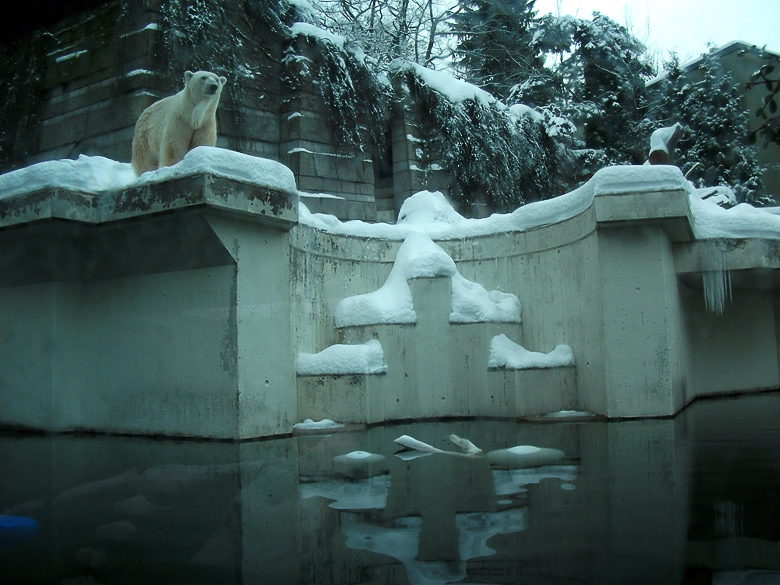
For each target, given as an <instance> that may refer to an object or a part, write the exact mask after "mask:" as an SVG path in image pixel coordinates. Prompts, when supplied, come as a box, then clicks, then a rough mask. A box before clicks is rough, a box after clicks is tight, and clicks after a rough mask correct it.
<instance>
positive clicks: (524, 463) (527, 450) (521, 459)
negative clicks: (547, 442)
mask: <svg viewBox="0 0 780 585" xmlns="http://www.w3.org/2000/svg"><path fill="white" fill-rule="evenodd" d="M565 455H566V454H565V453H564V452H563V451H560V450H558V449H550V448H549V447H535V446H533V445H518V446H516V447H510V448H508V449H497V450H495V451H490V452H489V453H488V454H487V457H488V459H490V463H491V464H493V465H496V466H498V467H505V468H508V469H521V468H523V467H541V466H544V465H550V464H552V463H553V462H555V461H558V460H559V459H563V458H564V457H565Z"/></svg>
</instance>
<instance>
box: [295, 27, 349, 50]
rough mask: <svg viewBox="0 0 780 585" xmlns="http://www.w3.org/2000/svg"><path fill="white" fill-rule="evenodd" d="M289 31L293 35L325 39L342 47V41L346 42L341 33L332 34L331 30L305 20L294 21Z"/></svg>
mask: <svg viewBox="0 0 780 585" xmlns="http://www.w3.org/2000/svg"><path fill="white" fill-rule="evenodd" d="M290 32H291V33H292V35H293V36H294V37H296V36H304V37H312V38H315V39H320V40H325V41H328V42H329V43H331V44H333V45H336V46H337V47H340V48H344V43H346V38H344V37H342V36H341V35H334V34H333V33H332V32H329V31H326V30H324V29H321V28H319V27H316V26H314V25H313V24H309V23H307V22H296V23H294V24H293V25H292V26H291V27H290Z"/></svg>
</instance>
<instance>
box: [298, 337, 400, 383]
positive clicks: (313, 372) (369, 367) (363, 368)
mask: <svg viewBox="0 0 780 585" xmlns="http://www.w3.org/2000/svg"><path fill="white" fill-rule="evenodd" d="M384 359H385V354H384V351H382V344H381V343H379V341H377V340H376V339H371V340H369V341H367V342H366V343H364V344H362V345H345V344H336V345H331V346H329V347H326V348H325V349H323V350H322V351H321V352H319V353H299V354H298V359H297V361H296V364H295V369H296V371H297V373H298V375H299V376H323V375H347V374H384V373H385V372H387V366H386V365H384Z"/></svg>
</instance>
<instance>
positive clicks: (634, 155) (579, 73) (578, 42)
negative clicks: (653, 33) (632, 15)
mask: <svg viewBox="0 0 780 585" xmlns="http://www.w3.org/2000/svg"><path fill="white" fill-rule="evenodd" d="M573 40H574V45H575V47H574V52H573V54H572V56H571V57H570V58H569V59H568V60H567V61H565V62H564V63H563V64H562V67H563V74H564V75H565V76H566V77H567V78H568V83H569V84H570V85H573V86H574V90H573V101H574V104H575V105H574V106H573V107H572V106H570V113H571V115H572V117H573V118H574V119H575V123H577V125H578V126H581V127H582V129H583V137H584V142H585V147H586V148H589V149H596V150H601V151H603V153H604V155H605V156H606V161H607V163H608V164H640V163H642V162H643V161H644V157H645V154H646V153H645V152H644V151H645V147H644V144H642V142H641V140H640V139H639V136H638V135H639V130H640V126H641V124H642V120H643V119H644V118H645V113H646V111H647V99H646V87H645V82H646V79H649V78H650V77H651V76H652V75H653V69H652V67H651V66H650V65H649V63H648V62H647V61H646V60H645V59H644V53H645V47H644V46H643V45H642V43H640V42H639V41H638V40H637V39H636V38H635V37H634V36H633V35H631V33H629V32H628V30H626V28H625V27H623V26H620V25H619V24H617V23H615V22H614V21H612V20H610V19H609V18H607V17H606V16H604V15H602V14H599V13H598V12H595V13H594V14H593V20H590V21H588V20H578V21H577V23H576V28H575V31H574V35H573Z"/></svg>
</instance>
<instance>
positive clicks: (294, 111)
mask: <svg viewBox="0 0 780 585" xmlns="http://www.w3.org/2000/svg"><path fill="white" fill-rule="evenodd" d="M174 10H175V9H174V8H171V7H170V5H169V3H166V1H165V0H148V1H146V2H143V3H140V2H139V3H130V2H119V1H115V2H111V3H108V4H106V5H104V6H102V7H100V8H97V9H94V10H92V11H90V12H88V13H84V14H82V15H80V16H79V17H76V18H74V19H72V20H70V21H65V22H62V23H60V24H59V25H58V26H56V27H54V28H52V29H51V30H50V31H48V32H47V33H46V34H42V35H38V36H35V37H31V38H29V39H26V40H25V42H24V43H23V49H20V50H19V51H17V52H19V53H20V57H19V58H18V60H17V61H16V62H15V63H10V64H7V70H6V74H7V75H8V74H11V73H12V74H13V75H16V76H17V77H19V79H21V77H24V76H21V73H20V71H21V69H22V68H24V67H29V68H31V69H32V70H33V71H31V73H30V75H29V76H27V77H25V79H26V81H24V82H21V81H19V79H17V80H16V84H17V85H19V87H20V88H21V89H20V91H19V92H18V94H10V95H7V96H6V98H5V104H3V105H4V110H3V111H4V112H5V114H6V115H4V116H3V121H2V122H0V131H2V136H3V148H2V152H1V153H0V155H1V156H0V172H5V171H9V170H12V169H15V168H19V167H23V166H27V165H29V164H32V163H35V162H41V161H44V160H54V159H66V158H76V157H77V156H78V155H81V154H85V155H91V156H95V155H99V156H105V157H108V158H111V159H113V160H118V161H122V162H129V161H130V156H131V144H132V137H133V130H134V126H135V122H136V120H137V119H138V116H139V115H140V113H141V112H142V111H143V110H144V109H145V108H146V107H148V106H149V105H151V104H152V103H154V102H155V101H157V100H159V99H161V98H163V97H166V96H168V95H172V94H174V93H176V92H177V91H179V90H180V89H182V87H183V86H184V71H185V70H187V69H189V70H193V71H194V70H198V69H208V70H212V71H214V72H216V73H218V74H220V75H225V76H226V77H227V78H228V82H227V85H226V87H225V89H224V90H223V93H222V98H221V101H220V106H219V109H218V111H217V123H218V128H219V135H218V140H217V146H219V147H223V148H229V149H231V150H236V151H239V152H243V153H246V154H250V155H253V156H259V157H263V158H269V159H272V160H277V161H280V162H283V163H285V164H286V165H287V166H289V167H290V168H291V169H292V170H293V172H294V173H295V175H296V179H297V182H298V186H299V189H300V190H301V191H302V192H304V193H309V194H323V193H325V194H328V195H330V197H328V198H323V197H312V198H309V199H308V202H309V204H310V205H311V206H312V208H313V210H314V211H327V212H329V213H335V214H336V215H338V216H339V217H341V218H342V219H367V220H374V219H376V205H375V201H374V165H373V162H372V160H371V157H370V156H369V155H365V154H360V155H352V154H348V153H345V152H344V151H343V149H340V148H339V145H337V144H336V140H334V137H333V132H332V130H331V126H330V125H329V114H328V111H327V108H326V106H325V104H324V103H323V100H322V97H321V95H320V92H319V90H318V89H317V87H316V86H315V85H314V84H313V83H311V81H308V82H306V83H303V84H298V85H294V84H293V85H294V86H293V85H291V84H290V83H288V81H289V71H287V70H286V67H287V65H286V64H285V63H284V59H283V51H284V49H285V46H287V45H289V43H290V42H291V41H290V39H289V38H288V37H287V35H288V34H289V33H288V32H286V28H285V27H283V26H282V25H279V26H278V27H277V28H276V29H273V28H272V26H271V25H270V24H269V23H268V22H265V21H263V20H262V19H259V18H257V14H250V13H248V12H247V11H248V10H249V8H246V7H244V6H243V5H242V4H240V3H229V4H227V5H225V6H224V7H220V8H219V10H222V11H223V12H220V13H218V14H217V16H220V17H221V18H224V20H225V22H227V23H229V24H230V27H232V29H231V31H228V32H230V34H234V35H235V36H237V37H238V38H239V40H243V43H242V44H241V46H233V47H220V48H225V51H224V54H220V53H219V52H217V53H214V52H213V51H214V50H215V49H214V46H215V45H219V44H220V43H222V44H226V43H228V42H229V41H227V40H224V39H216V40H213V39H212V40H213V41H214V42H209V43H205V44H198V43H193V44H192V45H191V46H189V45H186V44H183V45H181V46H179V45H180V44H181V43H182V42H183V41H181V40H180V38H179V37H180V36H181V35H182V34H183V33H181V32H180V31H179V30H178V29H177V30H173V29H172V28H171V27H179V28H182V27H185V26H186V23H184V22H178V21H176V20H175V18H176V17H177V16H176V14H173V13H172V11H174ZM179 17H180V15H179ZM187 34H189V33H187ZM226 34H227V33H226ZM177 35H178V36H177ZM261 39H267V40H266V41H261ZM253 40H257V41H258V42H250V41H253ZM292 42H294V43H295V42H297V40H296V39H293V41H292ZM177 43H178V44H177ZM258 43H260V45H259V46H258ZM297 44H298V46H297V49H296V50H299V51H305V50H306V43H305V42H300V43H297ZM210 51H211V52H210ZM9 72H10V73H9ZM20 76H21V77H20ZM25 108H27V110H25ZM334 196H335V197H334Z"/></svg>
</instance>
